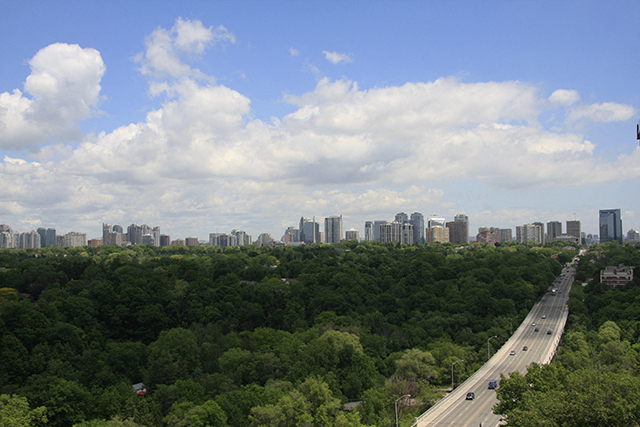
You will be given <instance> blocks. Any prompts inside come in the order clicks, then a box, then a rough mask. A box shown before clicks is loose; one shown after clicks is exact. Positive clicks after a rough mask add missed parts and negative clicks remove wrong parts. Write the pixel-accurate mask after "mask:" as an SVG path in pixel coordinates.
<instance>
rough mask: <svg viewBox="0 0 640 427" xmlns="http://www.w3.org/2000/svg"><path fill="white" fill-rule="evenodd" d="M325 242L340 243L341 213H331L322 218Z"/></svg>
mask: <svg viewBox="0 0 640 427" xmlns="http://www.w3.org/2000/svg"><path fill="white" fill-rule="evenodd" d="M324 238H325V243H329V244H330V243H340V240H341V239H342V215H332V216H330V217H328V218H325V219H324Z"/></svg>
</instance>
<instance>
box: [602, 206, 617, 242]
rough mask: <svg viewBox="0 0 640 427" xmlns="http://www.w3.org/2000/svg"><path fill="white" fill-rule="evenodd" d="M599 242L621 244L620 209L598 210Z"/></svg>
mask: <svg viewBox="0 0 640 427" xmlns="http://www.w3.org/2000/svg"><path fill="white" fill-rule="evenodd" d="M599 223H600V242H602V243H605V242H611V241H613V240H617V241H618V242H620V243H622V218H621V217H620V209H601V210H600V221H599Z"/></svg>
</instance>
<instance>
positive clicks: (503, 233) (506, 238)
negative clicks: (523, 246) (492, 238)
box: [498, 228, 513, 243]
mask: <svg viewBox="0 0 640 427" xmlns="http://www.w3.org/2000/svg"><path fill="white" fill-rule="evenodd" d="M512 233H513V230H511V229H510V228H501V229H500V230H499V231H498V235H499V236H500V242H501V243H509V242H511V240H513V237H512Z"/></svg>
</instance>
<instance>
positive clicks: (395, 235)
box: [380, 221, 402, 243]
mask: <svg viewBox="0 0 640 427" xmlns="http://www.w3.org/2000/svg"><path fill="white" fill-rule="evenodd" d="M401 233H402V231H401V225H400V223H399V222H396V221H393V222H385V223H384V224H380V241H381V242H383V243H391V242H401V241H402V234H401Z"/></svg>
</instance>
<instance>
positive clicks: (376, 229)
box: [373, 219, 388, 241]
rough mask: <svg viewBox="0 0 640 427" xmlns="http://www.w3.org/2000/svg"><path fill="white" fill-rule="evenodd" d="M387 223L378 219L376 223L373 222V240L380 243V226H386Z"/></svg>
mask: <svg viewBox="0 0 640 427" xmlns="http://www.w3.org/2000/svg"><path fill="white" fill-rule="evenodd" d="M387 223H388V221H386V220H382V219H379V220H377V221H373V240H378V241H382V240H381V237H380V227H382V224H387Z"/></svg>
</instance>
